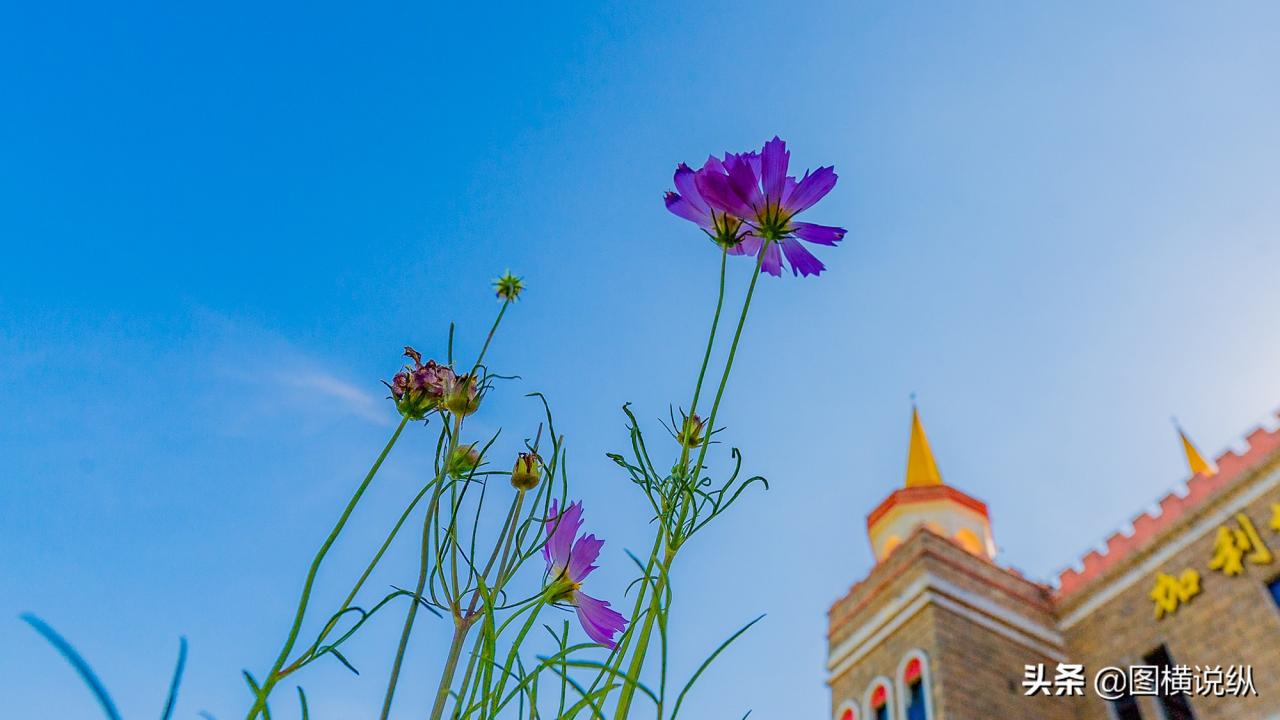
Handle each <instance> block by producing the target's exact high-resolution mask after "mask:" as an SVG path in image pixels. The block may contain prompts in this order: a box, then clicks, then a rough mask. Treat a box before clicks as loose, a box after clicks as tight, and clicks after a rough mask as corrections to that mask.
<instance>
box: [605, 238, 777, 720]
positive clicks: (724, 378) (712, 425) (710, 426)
mask: <svg viewBox="0 0 1280 720" xmlns="http://www.w3.org/2000/svg"><path fill="white" fill-rule="evenodd" d="M769 242H771V241H765V247H762V248H760V257H759V258H757V259H756V269H755V272H753V273H752V274H751V284H750V285H748V286H747V297H746V299H745V300H743V301H742V314H741V315H739V316H738V327H737V329H736V330H734V331H733V342H732V343H730V344H729V357H728V358H727V359H726V360H725V363H724V373H723V374H722V375H721V376H720V387H718V388H717V389H716V399H715V400H714V401H713V402H712V403H711V415H710V417H708V418H707V439H706V440H705V441H704V442H703V443H702V447H701V449H699V451H698V461H697V462H696V463H694V465H693V478H694V482H695V483H696V482H697V477H698V475H699V474H701V472H702V466H703V463H704V462H705V461H706V459H707V449H708V448H709V447H711V434H712V433H714V432H715V431H716V415H717V414H718V413H719V412H720V400H721V399H722V398H723V397H724V388H725V386H726V385H728V384H729V371H730V370H732V369H733V360H734V358H735V357H736V356H737V354H738V341H739V340H741V339H742V327H743V326H744V325H745V324H746V322H747V311H748V310H750V309H751V298H752V297H754V296H755V292H756V281H757V280H759V279H760V267H761V265H763V264H764V253H765V250H767V249H768V243H769ZM688 503H689V495H687V494H686V495H685V503H684V507H683V508H682V509H681V515H682V516H683V515H684V514H685V511H687V509H688ZM681 524H683V522H682V523H680V524H677V525H676V530H677V532H681V528H680V525H681ZM682 539H683V538H679V537H678V538H677V541H679V540H682ZM618 720H621V719H620V718H619V719H618Z"/></svg>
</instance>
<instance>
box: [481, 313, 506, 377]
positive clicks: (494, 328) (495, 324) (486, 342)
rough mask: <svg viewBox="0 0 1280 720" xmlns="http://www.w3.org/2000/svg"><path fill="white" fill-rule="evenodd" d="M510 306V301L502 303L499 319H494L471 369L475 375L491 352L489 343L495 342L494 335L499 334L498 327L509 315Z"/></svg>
mask: <svg viewBox="0 0 1280 720" xmlns="http://www.w3.org/2000/svg"><path fill="white" fill-rule="evenodd" d="M510 304H511V301H510V300H503V301H502V307H501V308H500V309H499V310H498V317H496V318H494V319H493V326H492V327H490V328H489V334H488V335H486V336H485V338H484V346H483V347H481V348H480V355H479V356H478V357H477V358H476V364H475V365H473V366H472V367H471V373H472V374H473V375H474V374H475V372H476V370H479V369H480V363H482V362H484V354H485V353H486V352H488V351H489V343H490V342H492V341H493V335H494V333H496V332H498V325H499V324H500V323H501V322H502V316H503V315H505V314H506V313H507V306H508V305H510Z"/></svg>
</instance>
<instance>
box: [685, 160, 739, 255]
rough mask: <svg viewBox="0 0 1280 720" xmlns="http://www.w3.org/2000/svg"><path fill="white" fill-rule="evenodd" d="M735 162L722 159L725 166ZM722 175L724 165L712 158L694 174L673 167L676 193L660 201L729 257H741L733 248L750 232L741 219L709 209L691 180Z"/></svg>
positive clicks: (695, 183)
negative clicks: (728, 252)
mask: <svg viewBox="0 0 1280 720" xmlns="http://www.w3.org/2000/svg"><path fill="white" fill-rule="evenodd" d="M739 160H740V156H737V155H730V154H726V155H725V162H729V163H734V162H738V161H739ZM724 171H725V170H724V162H721V161H720V160H718V159H717V158H715V157H714V156H712V157H709V158H707V162H706V163H705V164H703V166H702V169H700V170H698V171H697V172H694V171H693V169H691V168H690V167H689V166H688V165H685V164H684V163H680V164H679V165H677V166H676V173H675V177H674V181H675V185H676V190H678V192H672V191H667V193H666V195H665V196H664V200H665V201H666V204H667V209H668V210H670V211H671V212H672V214H674V215H677V216H679V217H682V218H684V219H685V220H688V221H690V222H692V223H694V224H695V225H697V226H698V227H700V228H702V231H703V232H704V233H706V234H707V237H709V238H711V240H712V242H714V243H715V244H717V245H719V246H720V247H722V248H725V249H726V250H728V251H730V252H731V253H733V254H741V251H737V248H738V246H739V245H740V244H741V242H742V238H743V236H744V235H746V234H747V231H748V230H750V228H748V227H747V226H746V225H745V224H744V223H743V221H742V218H741V217H738V216H736V215H733V214H731V213H728V212H725V211H723V210H717V209H714V208H712V207H711V205H709V204H708V203H707V201H706V200H704V199H703V198H702V193H701V192H700V191H699V190H698V184H697V181H696V180H695V177H696V175H697V173H700V172H724ZM735 251H737V252H735Z"/></svg>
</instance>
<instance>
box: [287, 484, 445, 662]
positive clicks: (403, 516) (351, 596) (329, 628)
mask: <svg viewBox="0 0 1280 720" xmlns="http://www.w3.org/2000/svg"><path fill="white" fill-rule="evenodd" d="M434 485H435V481H434V480H432V481H431V482H429V483H427V484H426V485H424V486H423V488H422V489H421V490H419V491H418V494H417V495H415V496H414V497H413V500H411V501H410V502H409V505H408V507H406V508H405V509H404V512H402V513H400V519H399V520H397V521H396V524H395V525H394V526H393V527H392V528H391V532H390V533H388V534H387V539H386V540H384V541H383V542H382V547H380V548H378V552H376V553H374V556H373V559H372V560H370V561H369V564H368V565H367V566H365V569H364V572H363V573H361V574H360V579H359V580H357V581H356V584H355V585H353V586H352V588H351V592H349V593H347V597H346V599H345V600H343V601H342V605H341V606H339V607H338V612H336V613H334V616H333V618H332V619H330V620H329V622H328V624H326V625H325V627H324V629H323V630H321V631H320V634H319V635H318V636H317V637H316V641H315V643H313V644H312V646H311V648H310V649H309V650H308V651H307V652H306V653H305V654H303V655H301V656H300V657H298V659H297V660H295V661H294V662H293V663H292V664H290V665H289V666H288V667H286V668H284V669H283V670H281V671H280V676H281V677H284V676H285V675H288V674H289V673H292V672H294V671H295V670H297V669H299V668H301V667H302V666H303V665H306V664H307V662H309V661H310V660H311V658H312V657H314V652H315V650H316V649H317V648H318V647H320V644H321V643H323V642H324V639H325V638H326V637H328V636H329V633H330V632H333V628H334V627H335V626H336V625H337V624H338V616H340V615H342V613H344V612H346V611H347V609H348V608H350V607H351V603H352V602H353V601H354V600H355V598H356V594H358V593H359V592H360V588H361V587H363V586H364V583H365V581H366V580H368V579H369V575H371V574H372V573H373V570H374V568H376V567H377V566H378V563H379V562H381V561H382V556H383V555H384V554H386V552H387V548H389V547H391V543H392V541H393V540H395V538H396V535H397V534H399V532H400V528H401V526H403V525H404V521H405V520H407V519H408V518H409V515H410V514H412V513H413V509H414V508H415V507H417V506H418V503H419V502H421V501H422V498H423V497H425V496H426V494H427V491H429V490H430V489H431V488H432V487H433V486H434Z"/></svg>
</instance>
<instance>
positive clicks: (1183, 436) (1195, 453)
mask: <svg viewBox="0 0 1280 720" xmlns="http://www.w3.org/2000/svg"><path fill="white" fill-rule="evenodd" d="M1173 427H1174V428H1175V429H1177V431H1178V438H1179V439H1180V440H1182V452H1183V453H1185V454H1186V456H1187V467H1188V468H1189V469H1190V470H1191V474H1192V475H1205V476H1211V475H1217V474H1218V469H1217V468H1215V467H1214V466H1213V465H1211V464H1209V462H1208V461H1207V460H1205V459H1204V456H1203V455H1201V454H1200V451H1199V450H1197V449H1196V446H1195V444H1194V443H1192V442H1191V438H1189V437H1187V433H1186V431H1185V430H1183V429H1182V424H1181V423H1179V422H1178V418H1176V417H1175V418H1173Z"/></svg>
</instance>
